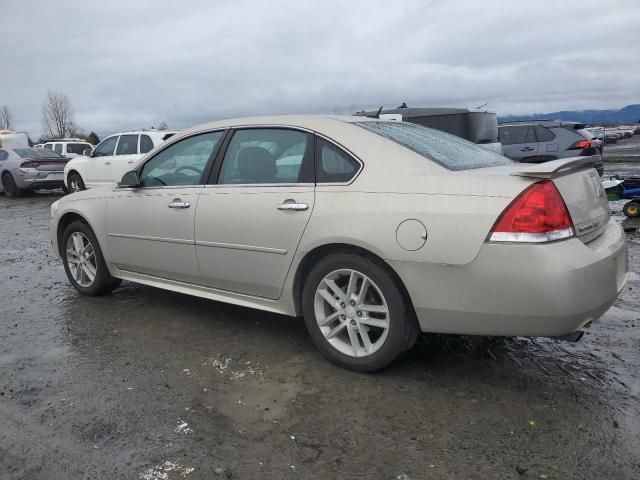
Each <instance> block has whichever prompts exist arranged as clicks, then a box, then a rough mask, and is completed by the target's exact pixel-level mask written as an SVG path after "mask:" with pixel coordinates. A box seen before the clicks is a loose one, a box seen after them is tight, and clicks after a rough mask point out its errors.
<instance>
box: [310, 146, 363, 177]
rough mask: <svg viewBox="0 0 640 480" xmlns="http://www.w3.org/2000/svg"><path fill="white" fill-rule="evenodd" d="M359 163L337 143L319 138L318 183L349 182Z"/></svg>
mask: <svg viewBox="0 0 640 480" xmlns="http://www.w3.org/2000/svg"><path fill="white" fill-rule="evenodd" d="M358 168H359V164H358V162H356V161H355V160H354V159H353V158H351V157H350V156H349V155H348V154H347V153H345V152H343V151H342V150H340V149H339V148H338V147H336V146H335V145H333V144H331V143H329V142H327V141H326V140H323V139H321V138H318V141H317V143H316V181H317V182H318V183H330V182H348V181H349V180H351V179H352V178H353V176H354V175H355V174H356V172H357V171H358Z"/></svg>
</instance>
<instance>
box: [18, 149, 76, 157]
mask: <svg viewBox="0 0 640 480" xmlns="http://www.w3.org/2000/svg"><path fill="white" fill-rule="evenodd" d="M13 151H14V152H15V153H16V154H17V155H18V156H19V157H20V158H30V159H60V158H64V157H63V156H62V155H60V154H59V153H56V152H54V151H50V152H47V151H45V150H42V149H40V148H15V149H13Z"/></svg>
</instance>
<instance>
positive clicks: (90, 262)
mask: <svg viewBox="0 0 640 480" xmlns="http://www.w3.org/2000/svg"><path fill="white" fill-rule="evenodd" d="M66 252H67V264H68V265H69V272H71V276H72V277H73V280H74V281H75V282H76V283H77V284H78V285H80V286H81V287H85V288H87V287H90V286H91V285H92V284H93V282H94V281H95V279H96V272H97V270H98V267H97V263H96V252H95V250H94V248H93V245H91V242H90V241H89V239H88V238H87V236H86V235H84V234H83V233H81V232H73V233H72V234H71V235H70V236H69V239H68V240H67V249H66Z"/></svg>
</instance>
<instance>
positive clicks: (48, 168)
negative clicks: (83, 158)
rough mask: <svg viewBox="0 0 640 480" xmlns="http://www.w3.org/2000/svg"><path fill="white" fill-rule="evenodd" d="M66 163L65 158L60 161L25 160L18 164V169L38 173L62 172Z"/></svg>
mask: <svg viewBox="0 0 640 480" xmlns="http://www.w3.org/2000/svg"><path fill="white" fill-rule="evenodd" d="M67 162H68V159H66V158H64V159H60V160H39V159H25V160H24V161H23V162H22V163H21V164H20V168H33V169H35V170H37V171H38V172H64V167H65V165H66V164H67Z"/></svg>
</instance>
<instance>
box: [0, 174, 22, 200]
mask: <svg viewBox="0 0 640 480" xmlns="http://www.w3.org/2000/svg"><path fill="white" fill-rule="evenodd" d="M1 181H2V189H3V190H4V194H5V195H6V196H7V197H19V196H21V195H22V190H20V189H19V188H18V185H16V181H15V180H14V179H13V175H11V174H10V173H9V172H4V173H3V174H2V179H1Z"/></svg>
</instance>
